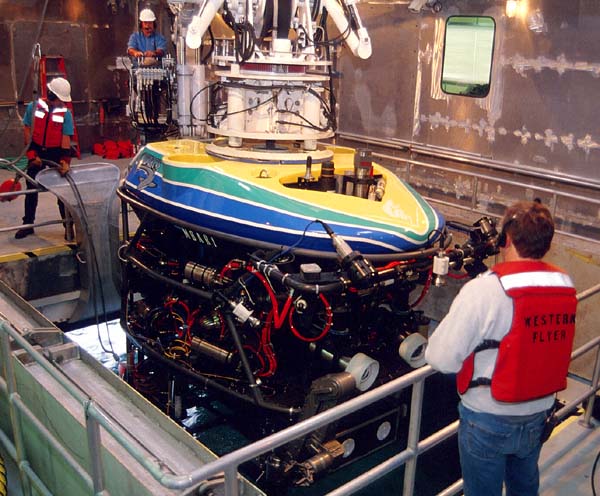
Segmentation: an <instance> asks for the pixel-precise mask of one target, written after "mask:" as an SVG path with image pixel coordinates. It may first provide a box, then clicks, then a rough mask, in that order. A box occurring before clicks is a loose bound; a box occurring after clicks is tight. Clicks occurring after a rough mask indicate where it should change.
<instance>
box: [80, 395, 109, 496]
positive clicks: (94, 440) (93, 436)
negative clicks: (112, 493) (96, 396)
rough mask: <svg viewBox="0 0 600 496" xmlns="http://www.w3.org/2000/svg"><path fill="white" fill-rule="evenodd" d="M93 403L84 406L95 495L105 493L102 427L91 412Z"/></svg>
mask: <svg viewBox="0 0 600 496" xmlns="http://www.w3.org/2000/svg"><path fill="white" fill-rule="evenodd" d="M91 404H92V402H91V401H88V402H87V403H86V404H85V405H84V410H85V427H86V430H87V439H88V452H89V454H90V466H91V468H92V481H93V483H94V494H99V493H101V492H102V491H104V478H103V473H102V472H103V470H102V456H101V455H102V453H101V450H100V447H101V446H102V441H101V439H100V426H99V425H98V422H96V419H95V418H94V416H93V415H91V412H90V406H91Z"/></svg>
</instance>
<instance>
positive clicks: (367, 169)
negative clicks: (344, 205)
mask: <svg viewBox="0 0 600 496" xmlns="http://www.w3.org/2000/svg"><path fill="white" fill-rule="evenodd" d="M372 176H373V158H372V154H371V150H369V149H368V148H357V149H356V152H355V154H354V178H355V180H356V182H355V183H354V196H358V197H360V198H366V197H367V194H368V192H369V185H368V184H366V182H365V181H367V180H368V179H369V178H370V177H372Z"/></svg>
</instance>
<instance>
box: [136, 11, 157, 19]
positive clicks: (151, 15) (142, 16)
mask: <svg viewBox="0 0 600 496" xmlns="http://www.w3.org/2000/svg"><path fill="white" fill-rule="evenodd" d="M140 21H142V22H152V21H156V16H155V15H154V12H152V11H151V10H150V9H144V10H142V11H141V12H140Z"/></svg>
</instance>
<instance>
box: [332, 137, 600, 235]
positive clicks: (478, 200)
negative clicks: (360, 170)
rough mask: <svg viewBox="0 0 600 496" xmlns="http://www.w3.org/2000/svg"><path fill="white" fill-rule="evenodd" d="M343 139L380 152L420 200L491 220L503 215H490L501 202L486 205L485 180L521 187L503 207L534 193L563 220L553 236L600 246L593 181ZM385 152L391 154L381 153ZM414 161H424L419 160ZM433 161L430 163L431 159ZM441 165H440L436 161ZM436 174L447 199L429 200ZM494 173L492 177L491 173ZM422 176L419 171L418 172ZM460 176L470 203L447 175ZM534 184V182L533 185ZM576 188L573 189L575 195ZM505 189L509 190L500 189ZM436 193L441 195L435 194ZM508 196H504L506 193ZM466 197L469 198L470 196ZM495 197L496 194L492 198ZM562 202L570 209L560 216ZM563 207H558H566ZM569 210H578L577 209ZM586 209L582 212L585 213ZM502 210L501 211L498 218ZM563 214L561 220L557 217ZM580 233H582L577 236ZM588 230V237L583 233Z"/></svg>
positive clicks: (433, 150)
mask: <svg viewBox="0 0 600 496" xmlns="http://www.w3.org/2000/svg"><path fill="white" fill-rule="evenodd" d="M338 136H339V137H340V138H341V139H342V140H348V141H350V142H354V143H356V142H358V143H363V144H364V145H367V146H374V147H378V148H379V151H377V150H375V151H373V152H372V156H373V157H374V158H378V159H380V160H384V161H387V162H388V163H389V164H390V165H389V166H388V168H390V169H391V170H392V171H393V172H394V173H396V174H397V175H398V176H400V177H402V178H403V179H404V180H405V181H406V182H408V183H409V184H410V185H411V186H413V187H414V188H415V189H417V190H418V191H419V192H420V193H421V195H422V196H423V197H424V198H425V199H427V200H428V201H429V202H430V203H432V204H438V205H444V206H447V207H452V208H455V209H459V210H462V211H464V212H476V213H478V214H481V215H491V216H492V217H495V216H501V214H500V215H499V212H497V211H496V212H494V211H491V210H490V209H489V208H488V207H490V206H494V205H496V206H499V205H498V202H499V201H500V198H498V199H496V200H495V201H490V194H489V193H484V191H486V188H485V187H482V185H484V183H485V182H486V181H489V182H494V183H497V184H500V185H502V186H508V187H514V188H519V191H518V193H516V196H507V197H505V198H504V199H503V200H505V201H506V203H507V204H510V203H513V202H514V201H517V200H521V199H522V198H524V196H523V193H524V191H527V190H533V191H535V192H536V194H540V195H541V194H544V195H547V196H548V198H547V201H546V200H545V201H544V202H545V203H546V204H548V206H549V208H550V210H551V211H552V214H553V216H554V218H555V222H557V221H558V220H559V219H563V222H557V225H556V231H557V232H559V233H561V234H564V235H566V236H569V237H573V238H578V239H584V240H590V241H594V242H597V241H600V234H599V232H600V225H599V224H598V222H597V219H596V216H595V212H596V211H597V209H598V208H600V199H599V198H600V197H599V196H598V192H600V184H598V183H597V182H594V181H583V180H582V179H579V178H576V177H571V176H567V175H565V174H553V173H552V172H551V171H548V170H539V169H534V168H532V167H524V166H520V167H519V166H517V165H515V164H512V163H510V164H509V163H505V162H499V161H496V160H491V159H485V158H483V157H481V156H473V155H470V156H469V155H468V154H465V153H464V152H461V153H458V152H456V151H455V150H452V149H449V148H442V147H433V146H430V145H428V146H425V145H419V144H415V143H412V142H401V141H400V140H391V141H390V140H379V139H376V138H373V137H368V136H362V135H356V134H351V133H338ZM386 150H388V151H389V153H385V151H386ZM394 150H401V151H403V153H404V154H403V155H401V156H400V155H394V154H393V153H394ZM415 156H421V157H423V158H422V159H421V160H419V159H417V158H415ZM431 159H433V160H431ZM436 160H438V161H440V160H441V161H444V163H443V165H442V164H439V163H435V161H436ZM419 170H421V171H427V172H431V174H430V175H429V176H427V185H428V186H429V188H428V189H426V190H424V189H423V188H420V187H419V186H418V183H420V182H423V181H424V178H423V176H419V174H418V171H419ZM436 172H438V173H439V172H441V173H442V174H446V176H444V178H445V179H446V181H445V182H446V184H444V185H443V186H440V190H441V189H443V188H447V189H448V191H445V192H444V193H445V196H444V197H440V196H439V195H438V196H436V197H432V196H430V195H429V194H428V193H431V192H432V191H434V190H435V181H434V180H433V179H432V178H433V177H435V176H436V174H435V173H436ZM494 172H495V173H496V174H494ZM421 174H422V172H421ZM448 175H450V177H452V175H460V176H461V177H467V178H469V180H470V181H471V184H470V189H468V191H465V192H464V193H463V195H462V197H464V198H468V199H470V201H469V203H468V204H465V203H461V202H460V201H457V198H458V196H456V193H457V192H456V191H455V190H454V188H453V187H452V184H451V181H447V176H448ZM532 180H533V181H534V182H532ZM573 188H575V189H576V190H573ZM504 189H507V188H504ZM438 193H440V191H438ZM507 194H508V193H507ZM468 195H470V197H469V196H468ZM492 196H495V195H492ZM561 201H562V202H563V203H564V204H565V205H567V206H570V207H571V208H568V209H567V211H564V212H560V208H559V207H561V205H562V204H561ZM565 205H562V208H563V209H564V208H565ZM572 205H575V206H578V207H579V208H575V207H573V206H572ZM584 205H585V207H586V208H583V206H584ZM592 205H593V206H594V207H595V209H594V208H590V209H589V211H590V213H589V215H586V216H585V217H583V218H581V219H579V220H578V223H579V224H580V227H579V229H578V228H577V227H576V226H574V225H571V223H572V222H573V221H574V219H573V218H572V215H573V213H574V212H577V211H579V210H581V211H583V212H585V211H587V208H589V207H590V206H592ZM503 211H504V208H502V213H503ZM560 213H562V215H559V214H560ZM579 231H580V232H579ZM586 231H587V232H586Z"/></svg>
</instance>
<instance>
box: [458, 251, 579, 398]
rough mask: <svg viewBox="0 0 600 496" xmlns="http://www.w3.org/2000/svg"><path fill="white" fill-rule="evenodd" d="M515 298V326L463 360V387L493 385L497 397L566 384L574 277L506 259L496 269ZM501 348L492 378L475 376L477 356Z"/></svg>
mask: <svg viewBox="0 0 600 496" xmlns="http://www.w3.org/2000/svg"><path fill="white" fill-rule="evenodd" d="M492 272H494V273H495V274H496V275H497V276H498V277H499V279H500V284H502V287H503V289H504V291H505V292H506V294H507V295H508V296H510V297H511V298H512V300H513V305H514V307H513V308H514V309H513V319H512V324H511V328H510V330H509V331H508V333H507V334H506V335H505V336H504V338H502V340H501V341H494V340H486V341H484V342H483V343H481V344H480V345H479V346H477V347H476V348H475V350H474V351H473V353H471V355H469V356H468V357H467V359H466V360H465V361H464V362H463V366H462V369H461V370H460V372H459V373H458V375H457V376H456V380H457V387H458V391H459V393H461V394H464V393H465V392H466V391H467V390H468V389H469V388H470V387H474V386H490V387H491V393H492V397H493V398H494V399H496V400H498V401H505V402H520V401H530V400H534V399H536V398H541V397H544V396H547V395H550V394H553V393H555V392H557V391H560V390H562V389H565V388H566V386H567V372H568V369H569V362H570V358H571V347H572V345H573V337H574V335H575V312H576V309H577V298H576V296H575V288H574V287H573V282H572V281H571V278H570V277H569V276H568V275H567V274H565V273H564V272H563V271H561V270H560V269H558V268H557V267H554V266H552V265H550V264H547V263H545V262H541V261H522V262H505V263H501V264H497V265H495V266H494V267H493V268H492ZM493 348H498V356H497V358H496V364H495V366H494V372H493V374H492V377H491V378H488V377H478V378H475V379H473V371H474V363H475V354H476V353H478V352H480V351H483V350H487V349H493Z"/></svg>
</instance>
